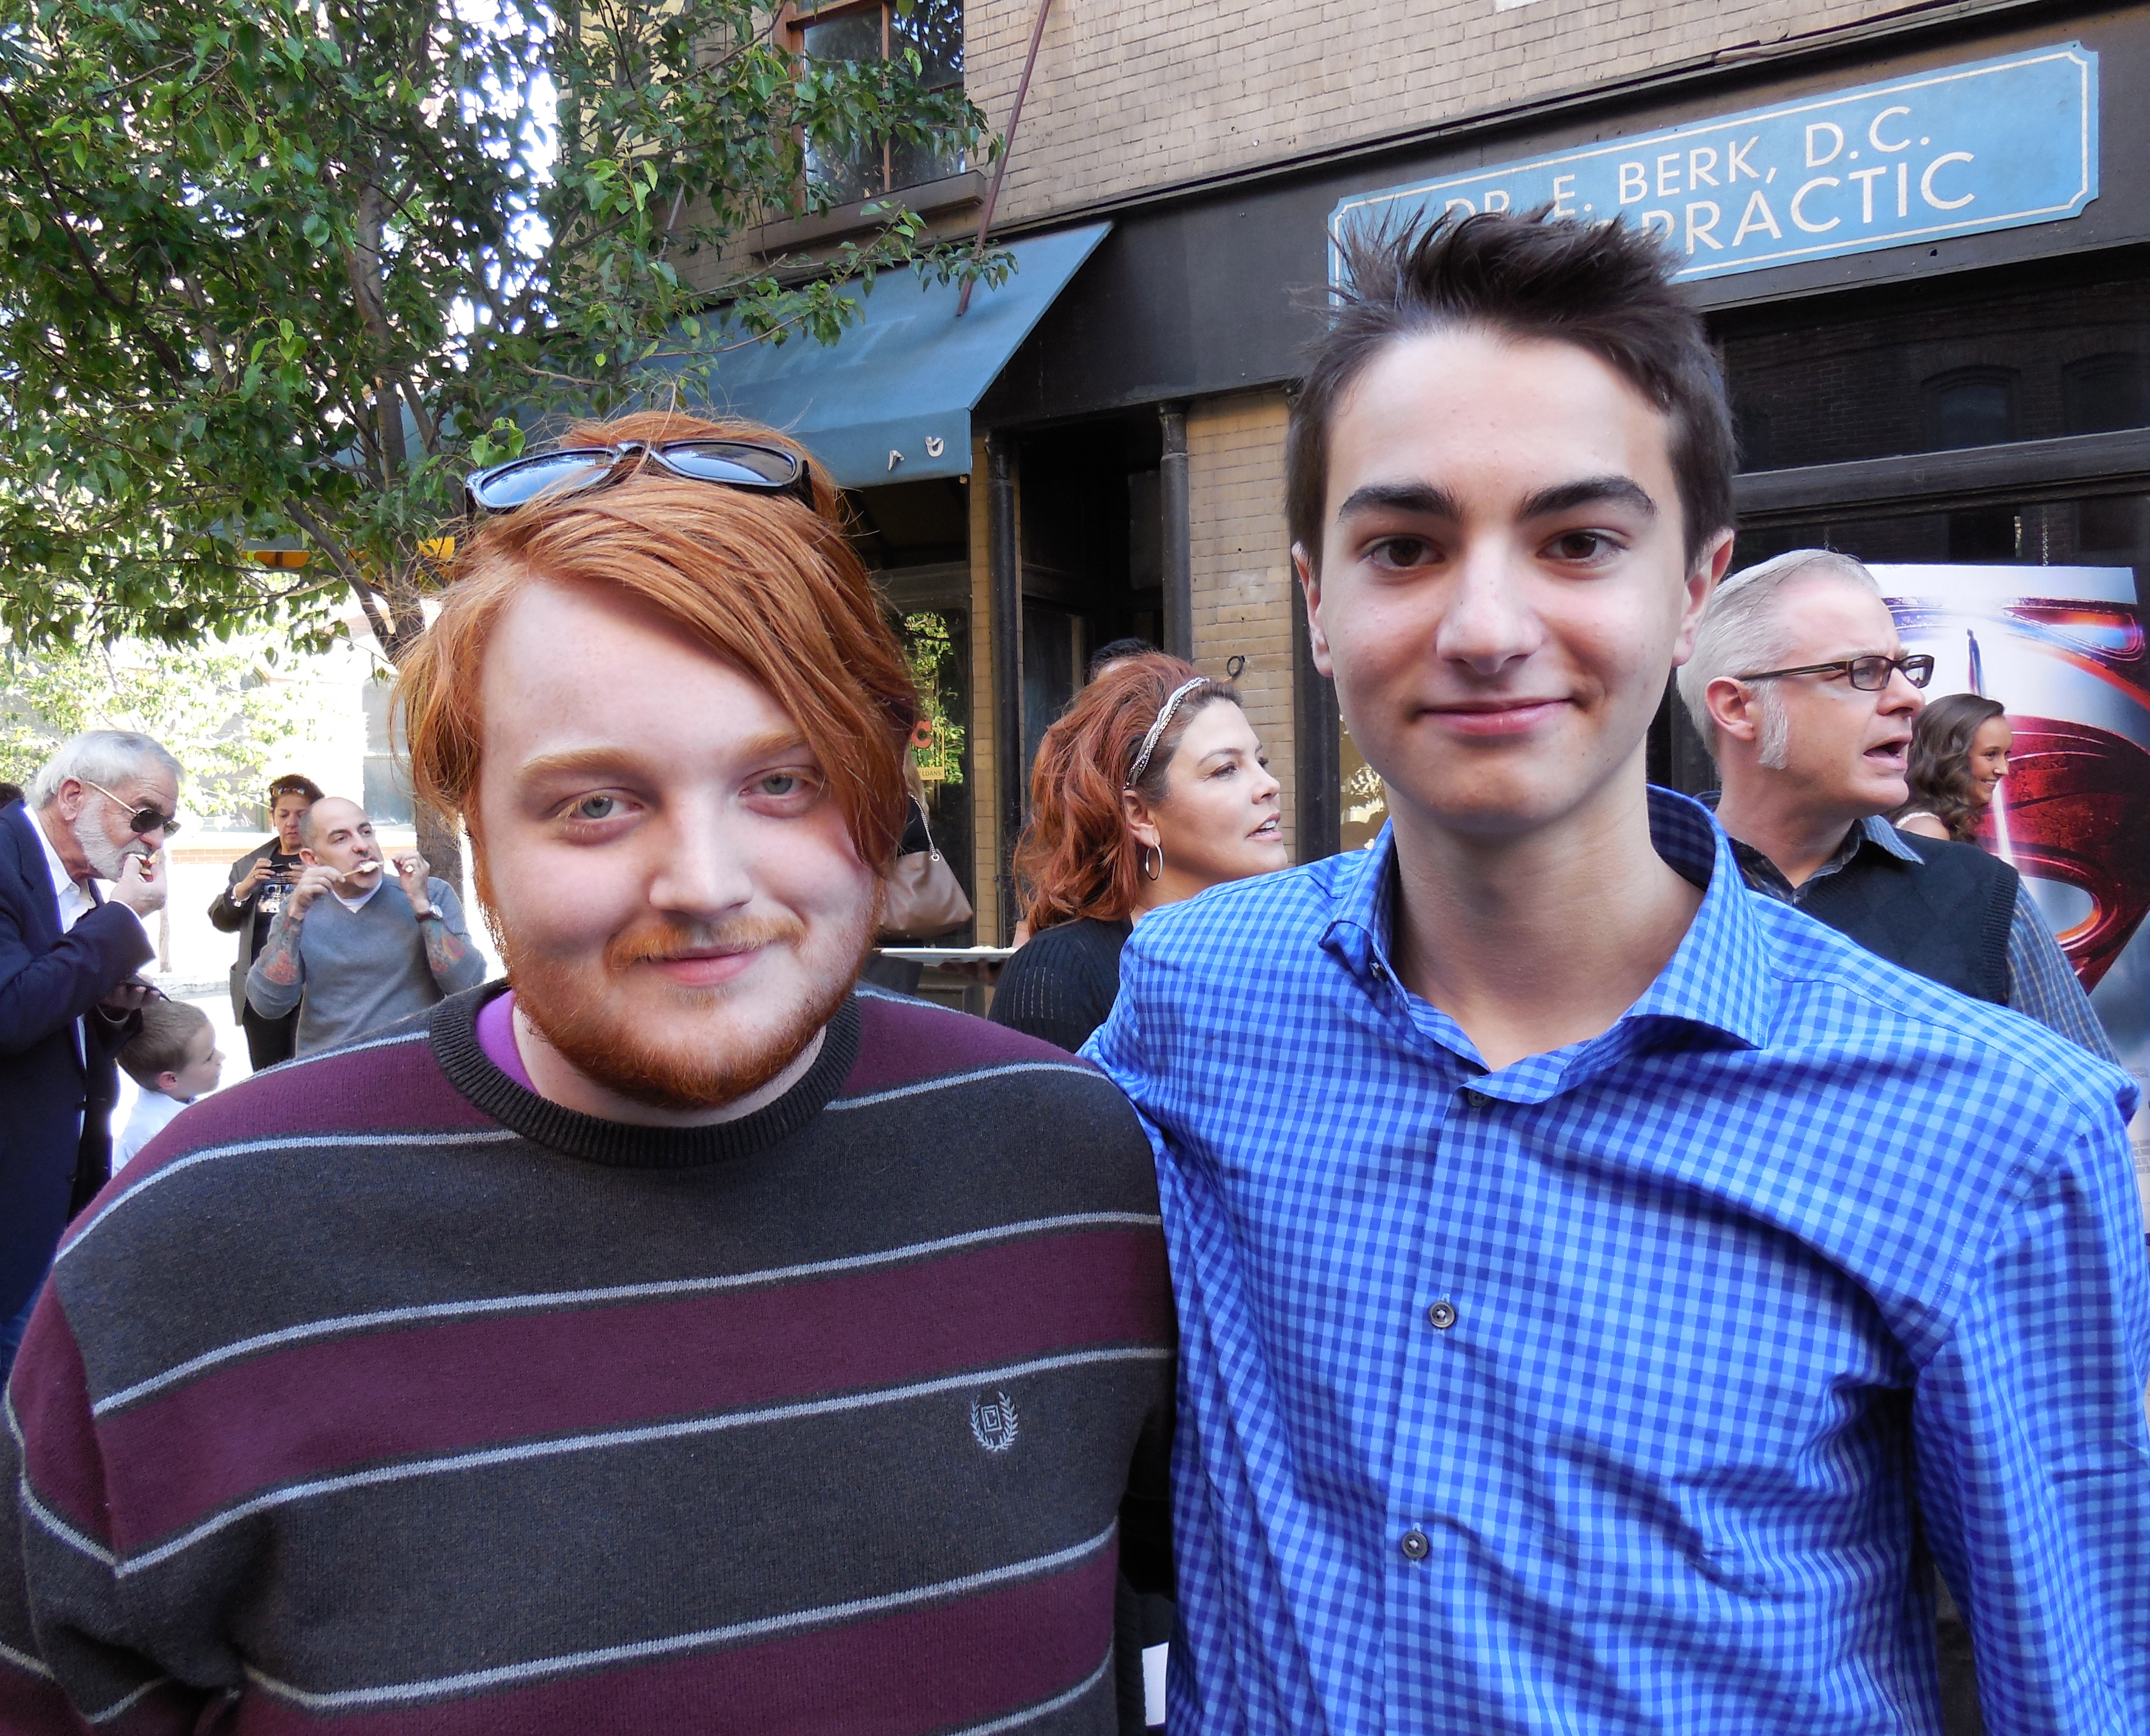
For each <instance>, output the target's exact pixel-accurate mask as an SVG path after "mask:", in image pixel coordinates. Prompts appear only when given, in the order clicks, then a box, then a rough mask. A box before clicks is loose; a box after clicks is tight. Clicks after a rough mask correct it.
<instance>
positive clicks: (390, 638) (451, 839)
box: [374, 575, 469, 903]
mask: <svg viewBox="0 0 2150 1736" xmlns="http://www.w3.org/2000/svg"><path fill="white" fill-rule="evenodd" d="M380 601H381V613H383V614H385V615H386V617H387V618H388V623H389V631H388V633H386V635H385V636H384V635H383V634H382V633H381V630H380V628H379V625H378V624H377V623H376V627H375V629H374V637H375V638H376V641H377V642H378V643H380V646H381V650H382V651H383V652H384V653H386V655H387V658H388V661H389V662H390V663H391V664H393V665H394V666H395V667H396V668H397V669H401V668H402V667H403V659H405V658H406V657H408V656H409V655H410V654H411V651H412V649H413V648H416V645H417V643H418V641H419V640H420V639H421V638H423V637H424V635H425V631H426V618H425V615H424V613H423V612H422V611H421V609H420V608H419V607H418V593H417V588H416V584H415V583H411V580H410V578H409V577H408V575H406V578H405V580H404V582H403V583H401V584H400V585H399V586H397V587H396V589H395V590H394V591H392V592H391V591H384V592H383V593H381V599H380ZM389 733H390V739H391V742H392V743H394V744H395V745H396V749H397V751H398V752H399V753H400V752H401V751H402V749H403V748H404V747H405V746H406V745H407V742H408V737H407V735H406V732H405V729H404V728H403V725H402V723H401V720H400V719H398V720H397V721H396V722H395V723H394V724H392V725H391V729H390V732H389ZM411 810H412V815H413V819H414V821H415V824H416V830H417V834H418V854H419V855H421V856H423V857H425V859H426V861H427V862H428V863H430V864H431V865H432V871H433V872H434V873H436V874H437V875H438V876H440V877H441V878H442V880H444V881H447V883H448V884H449V885H450V886H453V887H454V888H455V889H456V896H457V898H460V899H462V900H463V901H464V902H465V903H468V902H469V900H468V898H467V896H465V894H464V891H463V845H462V828H461V827H459V826H458V825H457V824H456V822H455V821H454V820H452V819H451V818H450V817H449V816H448V815H446V814H443V813H442V812H441V810H439V809H438V808H436V807H434V806H432V805H431V804H429V803H427V802H424V801H421V800H415V799H414V800H413V801H412V802H411Z"/></svg>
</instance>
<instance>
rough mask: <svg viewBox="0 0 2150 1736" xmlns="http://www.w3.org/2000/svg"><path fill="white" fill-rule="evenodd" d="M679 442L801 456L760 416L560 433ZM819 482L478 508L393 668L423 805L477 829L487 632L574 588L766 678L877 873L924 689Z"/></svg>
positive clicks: (672, 485)
mask: <svg viewBox="0 0 2150 1736" xmlns="http://www.w3.org/2000/svg"><path fill="white" fill-rule="evenodd" d="M688 439H717V440H750V441H755V442H759V443H760V444H762V445H765V446H775V447H783V448H784V449H785V450H786V451H788V452H795V453H797V454H799V456H800V457H802V458H804V457H807V456H808V455H807V454H806V452H805V449H804V448H803V447H800V446H799V445H798V444H797V442H794V441H791V440H789V439H787V438H785V437H784V436H783V435H781V434H778V433H775V432H773V431H771V430H770V429H767V428H765V427H762V426H760V425H759V424H756V423H754V422H746V421H703V420H702V419H700V418H699V417H697V416H681V415H678V414H674V413H671V412H667V411H644V412H643V413H641V414H638V415H634V416H622V417H620V418H619V419H618V420H617V421H608V422H590V423H585V424H583V425H582V426H578V427H575V428H572V429H570V430H569V431H568V437H567V442H566V443H567V444H568V445H570V446H615V445H618V444H620V443H622V442H627V441H649V442H656V441H660V440H688ZM812 475H813V480H814V497H815V503H814V506H813V507H812V508H809V507H807V506H806V504H805V502H803V501H801V500H800V499H799V498H798V497H796V496H795V495H788V494H764V493H760V492H752V491H749V490H746V489H741V488H726V487H719V486H716V485H714V484H712V483H709V482H690V481H689V480H688V479H686V478H685V477H675V476H673V475H672V474H670V473H669V472H666V471H663V470H659V469H657V468H656V467H647V468H644V469H643V470H640V471H638V472H635V473H633V474H632V475H630V476H627V477H621V478H620V479H619V480H618V481H616V482H608V483H605V484H603V486H601V487H596V488H592V489H588V490H585V491H583V492H581V493H577V494H566V495H560V496H558V497H553V498H551V499H547V498H544V497H540V498H539V499H538V500H536V501H534V502H532V503H531V504H530V505H528V506H526V507H519V508H517V509H516V510H515V511H513V512H502V513H500V514H497V515H496V516H495V517H491V518H488V519H487V521H486V522H485V523H484V524H483V526H482V527H481V528H480V529H479V530H478V532H477V535H475V536H474V537H471V538H470V539H469V541H468V542H467V544H466V546H465V547H464V548H462V549H460V550H458V551H457V564H456V582H455V583H454V584H453V585H452V587H451V588H450V589H449V591H448V593H447V598H446V599H445V601H444V602H443V603H442V608H441V613H440V617H439V618H438V619H437V620H436V621H435V622H434V623H433V624H432V627H431V628H428V629H427V630H426V635H425V637H424V638H421V640H420V641H419V642H418V644H417V646H416V648H415V649H414V650H413V651H412V653H411V655H410V656H409V657H408V658H406V659H405V660H404V664H403V667H402V669H401V673H400V674H399V675H398V677H397V679H396V699H397V700H398V701H399V704H400V709H401V713H402V716H403V719H404V724H405V727H406V729H407V731H408V734H409V749H410V756H411V785H412V787H413V788H414V790H416V793H417V795H418V796H419V798H420V799H421V800H424V801H426V802H429V803H432V805H434V806H436V807H437V808H439V809H441V810H443V811H445V812H447V813H451V814H457V815H461V816H462V819H463V821H464V823H465V825H469V824H470V821H471V819H472V812H471V810H472V805H473V803H472V797H473V795H474V794H475V793H476V790H477V780H478V775H479V772H480V770H481V765H480V761H481V757H482V743H483V741H484V724H485V719H484V718H483V716H482V714H481V712H480V710H479V707H478V691H479V677H480V673H481V670H482V667H483V664H484V660H485V651H486V646H487V643H488V642H489V640H490V639H491V638H492V629H493V627H494V625H495V623H497V621H498V620H499V618H500V615H501V612H502V610H503V609H504V608H507V605H508V603H511V602H512V601H513V600H514V598H516V597H517V595H518V594H520V593H521V592H522V590H523V589H524V588H527V586H530V585H532V584H538V583H553V584H563V585H574V586H583V587H587V588H589V589H590V590H592V591H594V592H597V593H601V594H608V595H612V596H616V597H628V598H633V599H635V600H636V601H638V602H639V603H643V604H645V605H647V606H648V607H649V608H654V609H655V610H656V611H657V612H658V613H659V614H661V615H662V616H664V618H665V619H666V620H668V621H669V622H671V623H673V624H674V625H675V626H677V627H679V628H681V629H683V630H684V632H685V633H688V634H689V636H690V637H691V638H694V639H695V640H697V641H698V642H699V643H701V644H703V645H704V646H706V647H707V648H709V650H710V651H711V652H712V653H714V654H715V655H716V656H718V657H720V658H722V659H724V661H725V662H726V663H729V664H731V665H732V666H733V667H734V668H735V669H738V670H739V671H740V672H741V673H742V674H744V675H746V676H747V677H748V678H749V679H751V680H753V681H755V682H757V683H759V684H760V686H761V687H762V688H764V689H765V690H766V691H767V692H768V693H769V694H770V697H771V698H772V699H775V702H776V704H777V705H778V707H779V708H780V709H781V710H782V711H783V712H784V713H785V714H786V715H787V716H788V717H789V718H790V719H791V722H792V724H793V726H794V727H795V728H796V729H798V731H799V733H800V734H801V735H802V736H804V737H805V739H806V743H807V744H808V746H810V748H811V749H813V751H814V755H815V758H816V759H817V760H820V765H821V771H822V775H824V776H825V778H827V780H828V787H829V790H830V795H832V796H833V797H834V799H835V801H836V803H837V805H839V806H840V808H841V809H842V810H843V812H844V816H845V825H847V827H848V828H849V830H850V835H851V841H852V843H853V844H854V845H855V846H856V847H857V849H858V852H859V855H860V856H861V859H863V860H866V861H867V862H869V863H871V864H873V865H876V866H877V867H881V868H884V869H885V868H886V866H887V865H888V864H889V863H890V862H891V861H892V860H894V858H895V855H896V845H897V842H898V840H900V839H901V837H902V835H903V823H904V818H905V797H904V782H903V760H904V748H905V745H906V743H907V742H908V740H909V739H910V736H911V728H912V725H913V724H916V721H917V719H918V715H919V710H918V695H917V693H916V689H914V688H913V686H912V684H911V668H910V664H909V663H908V662H907V661H906V659H905V657H904V654H903V649H902V647H901V646H900V645H899V644H898V643H896V636H895V634H894V633H891V631H890V630H889V627H888V623H886V621H885V620H884V619H883V618H882V617H881V608H880V605H879V603H878V602H877V600H876V596H875V593H874V589H873V584H872V581H871V579H869V578H867V576H866V568H865V565H864V564H863V563H861V561H860V559H859V558H858V555H857V553H856V552H855V550H854V549H853V548H852V547H851V543H850V537H849V536H848V535H847V534H846V533H845V527H844V523H843V518H842V512H843V504H842V497H841V496H840V495H839V494H838V493H837V492H836V490H835V487H833V486H832V485H831V484H830V482H829V481H828V478H827V476H826V473H825V472H824V471H822V469H821V468H820V467H819V466H818V465H816V466H814V467H813V470H812ZM611 679H618V680H628V679H633V674H632V671H628V670H620V671H617V672H614V674H613V677H612V678H611ZM472 842H473V843H474V844H475V843H476V842H477V838H476V834H475V831H473V834H472Z"/></svg>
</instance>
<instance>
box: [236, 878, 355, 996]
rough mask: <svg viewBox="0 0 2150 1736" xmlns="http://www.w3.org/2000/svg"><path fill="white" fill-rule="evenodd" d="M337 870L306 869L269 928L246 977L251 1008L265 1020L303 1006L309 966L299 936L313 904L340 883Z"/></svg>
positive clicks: (293, 884)
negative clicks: (300, 1004)
mask: <svg viewBox="0 0 2150 1736" xmlns="http://www.w3.org/2000/svg"><path fill="white" fill-rule="evenodd" d="M336 879H337V876H336V870H335V869H333V868H331V867H328V866H326V865H324V864H322V863H319V862H315V863H311V864H310V865H308V866H307V867H306V868H305V869H304V870H303V871H301V872H300V876H299V877H298V879H297V880H296V881H294V882H293V883H292V886H291V895H290V897H288V898H286V899H285V901H284V908H283V909H282V910H280V911H278V912H277V913H276V920H275V921H274V922H272V923H270V925H269V938H268V940H267V941H265V942H264V943H263V945H262V948H261V954H260V957H258V958H256V959H255V961H254V968H253V969H252V970H250V971H248V972H247V973H246V1000H247V1004H248V1005H249V1006H250V1007H253V1009H254V1010H255V1012H258V1013H260V1015H261V1016H262V1017H264V1018H265V1019H279V1018H281V1017H283V1016H284V1015H285V1013H287V1012H290V1011H291V1010H292V1009H293V1008H294V1007H296V1006H297V1005H298V1004H299V997H300V995H301V994H302V993H304V992H305V987H306V962H305V957H304V956H303V955H302V954H301V953H300V951H299V935H300V930H301V929H303V928H304V927H305V921H306V911H307V910H308V909H309V907H310V906H311V905H312V904H313V901H315V899H316V898H318V897H320V896H321V894H322V893H323V892H325V891H328V890H329V889H330V888H331V886H334V885H336Z"/></svg>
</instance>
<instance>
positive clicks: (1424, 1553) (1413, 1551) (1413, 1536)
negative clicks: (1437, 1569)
mask: <svg viewBox="0 0 2150 1736" xmlns="http://www.w3.org/2000/svg"><path fill="white" fill-rule="evenodd" d="M1397 1547H1400V1548H1401V1550H1402V1551H1403V1552H1404V1559H1405V1560H1406V1561H1411V1562H1422V1561H1424V1560H1425V1559H1426V1557H1428V1556H1429V1555H1431V1554H1432V1553H1433V1544H1432V1543H1431V1541H1430V1540H1429V1539H1428V1538H1427V1537H1426V1533H1425V1532H1422V1531H1407V1532H1405V1533H1404V1540H1403V1542H1401V1544H1400V1545H1398V1546H1397Z"/></svg>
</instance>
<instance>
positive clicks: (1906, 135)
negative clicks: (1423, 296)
mask: <svg viewBox="0 0 2150 1736" xmlns="http://www.w3.org/2000/svg"><path fill="white" fill-rule="evenodd" d="M2096 198H2097V54H2096V53H2094V52H2093V51H2092V50H2091V49H2088V48H2084V47H2083V46H2082V44H2081V43H2060V44H2058V45H2057V46H2056V47H2053V48H2039V49H2034V50H2031V52H2029V53H2022V54H2011V55H2009V56H2007V57H2006V58H2003V59H1999V60H1986V61H1980V62H1977V63H1975V64H1973V65H1970V66H1961V67H1951V68H1947V69H1946V70H1943V71H1939V72H1931V73H1915V74H1913V75H1911V76H1910V77H1907V78H1899V79H1895V80H1892V81H1891V82H1890V83H1885V84H1868V85H1862V86H1860V88H1857V89H1855V90H1847V91H1842V92H1840V93H1836V94H1835V95H1833V96H1816V97H1807V98H1800V99H1799V100H1797V101H1794V102H1789V103H1781V104H1779V105H1778V106H1777V107H1774V108H1770V109H1752V110H1749V111H1748V112H1746V113H1744V114H1734V115H1728V116H1726V117H1724V118H1723V119H1716V120H1701V121H1693V122H1690V123H1688V124H1687V125H1685V126H1679V127H1673V128H1670V129H1667V130H1666V131H1663V132H1661V133H1646V134H1642V135H1641V136H1640V137H1638V138H1633V139H1615V140H1613V142H1611V143H1609V144H1595V145H1587V146H1583V147H1581V148H1578V149H1574V150H1570V151H1562V152H1560V153H1559V154H1557V155H1553V156H1547V157H1533V158H1530V159H1527V160H1525V161H1522V162H1518V163H1502V164H1495V165H1493V166H1491V167H1490V168H1486V169H1476V170H1473V171H1471V172H1470V173H1468V174H1451V175H1444V176H1442V177H1441V179H1438V180H1431V181H1417V182H1413V183H1411V184H1407V185H1405V186H1401V187H1389V188H1385V189H1381V190H1380V192H1376V193H1367V194H1357V195H1355V196H1354V197H1352V198H1350V199H1344V200H1342V201H1340V203H1339V204H1338V205H1337V207H1336V209H1335V213H1334V214H1333V216H1332V219H1331V225H1332V232H1333V231H1334V230H1335V228H1337V227H1340V225H1343V224H1344V223H1345V222H1347V221H1349V220H1351V219H1352V218H1353V217H1355V216H1363V215H1365V214H1378V213H1380V212H1382V211H1384V210H1385V209H1395V208H1401V209H1402V210H1412V209H1430V210H1438V209H1449V210H1459V211H1507V210H1517V211H1523V210H1528V209H1531V208H1532V207H1533V206H1536V205H1541V204H1544V205H1550V206H1552V209H1554V210H1555V211H1556V212H1557V213H1559V214H1562V215H1563V216H1574V217H1582V216H1591V215H1596V216H1598V217H1601V218H1607V219H1610V218H1613V217H1618V218H1620V219H1622V220H1624V221H1626V222H1628V223H1632V224H1635V225H1639V226H1640V227H1642V228H1643V229H1647V230H1655V231H1657V232H1658V233H1659V234H1661V235H1664V236H1666V237H1667V238H1668V239H1669V240H1671V241H1672V243H1673V245H1674V246H1675V247H1677V248H1678V250H1679V251H1680V252H1681V253H1683V255H1686V258H1687V264H1686V265H1685V266H1684V268H1683V270H1681V271H1680V272H1679V273H1678V275H1679V276H1681V277H1683V278H1701V277H1723V276H1727V275H1730V274H1731V273H1733V272H1735V271H1752V270H1757V269H1758V268H1760V267H1763V266H1767V265H1786V264H1789V262H1790V261H1792V260H1812V259H1827V258H1830V257H1831V256H1833V255H1838V254H1846V253H1866V252H1870V251H1871V250H1875V249H1876V248H1881V247H1895V246H1900V245H1904V244H1905V243H1906V242H1912V241H1925V240H1935V239H1937V238H1939V237H1941V236H1944V235H1976V234H1979V233H1981V231H1984V230H1997V229H2016V228H2020V227H2021V226H2023V225H2026V224H2032V223H2050V222H2053V221H2055V220H2057V219H2060V218H2063V217H2073V216H2075V215H2077V214H2079V213H2080V212H2081V211H2082V209H2083V207H2084V206H2085V205H2087V204H2089V203H2090V202H2091V201H2092V199H2096ZM1331 268H1332V270H1333V269H1334V268H1335V260H1334V252H1333V250H1332V255H1331Z"/></svg>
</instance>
